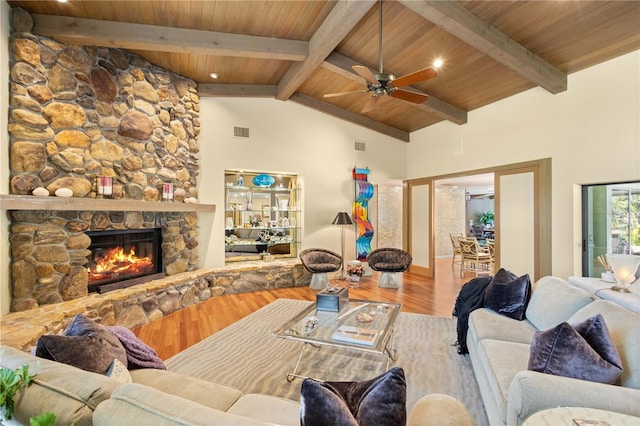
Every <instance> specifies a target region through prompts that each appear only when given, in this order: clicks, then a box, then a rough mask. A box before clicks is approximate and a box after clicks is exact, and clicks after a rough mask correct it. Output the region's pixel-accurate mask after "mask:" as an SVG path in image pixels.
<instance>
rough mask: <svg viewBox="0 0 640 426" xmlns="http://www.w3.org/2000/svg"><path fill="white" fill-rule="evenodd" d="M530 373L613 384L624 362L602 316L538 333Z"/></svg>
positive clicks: (532, 353)
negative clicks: (535, 372)
mask: <svg viewBox="0 0 640 426" xmlns="http://www.w3.org/2000/svg"><path fill="white" fill-rule="evenodd" d="M529 370H533V371H538V372H540V373H547V374H554V375H557V376H565V377H573V378H574V379H581V380H589V381H592V382H600V383H608V384H613V383H615V382H616V380H618V377H620V375H621V374H622V361H621V360H620V355H619V354H618V350H617V349H616V347H615V345H614V344H613V340H612V339H611V334H610V333H609V329H608V328H607V325H606V324H605V321H604V318H603V317H602V315H600V314H598V315H596V316H593V317H591V318H588V319H586V320H584V321H582V322H580V323H578V324H574V325H573V326H571V325H570V324H569V323H566V322H563V323H561V324H558V325H557V326H555V327H554V328H551V329H549V330H546V331H537V332H536V333H535V334H534V336H533V340H532V342H531V349H530V354H529Z"/></svg>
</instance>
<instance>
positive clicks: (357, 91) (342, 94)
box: [322, 89, 367, 98]
mask: <svg viewBox="0 0 640 426" xmlns="http://www.w3.org/2000/svg"><path fill="white" fill-rule="evenodd" d="M354 93H367V90H366V89H364V90H352V91H350V92H338V93H327V94H325V95H322V97H323V98H335V97H337V96H344V95H353V94H354Z"/></svg>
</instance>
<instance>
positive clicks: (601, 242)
mask: <svg viewBox="0 0 640 426" xmlns="http://www.w3.org/2000/svg"><path fill="white" fill-rule="evenodd" d="M603 254H633V255H638V256H640V182H623V183H609V184H599V185H585V186H583V187H582V275H583V276H585V277H599V276H600V273H601V272H602V271H603V270H604V268H602V266H601V265H600V264H599V263H598V262H597V261H596V258H597V257H598V256H600V255H603Z"/></svg>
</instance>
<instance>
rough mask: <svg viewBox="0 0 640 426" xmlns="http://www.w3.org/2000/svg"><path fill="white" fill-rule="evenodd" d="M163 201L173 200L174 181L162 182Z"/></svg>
mask: <svg viewBox="0 0 640 426" xmlns="http://www.w3.org/2000/svg"><path fill="white" fill-rule="evenodd" d="M162 201H167V202H171V201H173V184H172V183H163V184H162Z"/></svg>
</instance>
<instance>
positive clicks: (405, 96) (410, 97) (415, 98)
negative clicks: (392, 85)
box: [391, 89, 429, 104]
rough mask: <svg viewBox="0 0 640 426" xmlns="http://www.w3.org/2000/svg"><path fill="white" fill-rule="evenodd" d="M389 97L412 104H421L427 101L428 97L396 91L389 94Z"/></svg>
mask: <svg viewBox="0 0 640 426" xmlns="http://www.w3.org/2000/svg"><path fill="white" fill-rule="evenodd" d="M391 96H393V97H394V98H398V99H402V100H403V101H408V102H413V103H414V104H421V103H423V102H424V101H426V100H427V98H428V97H429V96H428V95H425V94H422V93H416V92H410V91H408V90H402V89H396V90H394V91H393V92H391Z"/></svg>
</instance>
